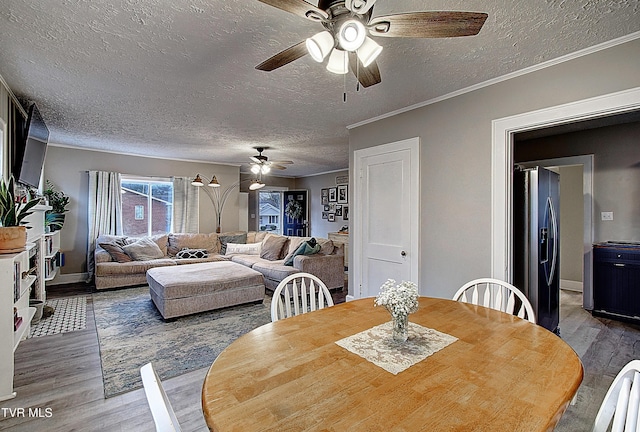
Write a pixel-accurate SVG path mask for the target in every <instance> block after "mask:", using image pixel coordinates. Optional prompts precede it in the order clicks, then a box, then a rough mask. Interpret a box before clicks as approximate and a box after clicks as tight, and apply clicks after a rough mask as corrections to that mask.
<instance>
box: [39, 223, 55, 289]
mask: <svg viewBox="0 0 640 432" xmlns="http://www.w3.org/2000/svg"><path fill="white" fill-rule="evenodd" d="M41 248H42V255H43V264H44V265H43V273H44V275H43V279H44V281H45V282H46V281H50V280H53V278H55V277H56V274H57V273H58V263H59V258H58V255H59V253H60V231H54V232H52V233H44V234H43V235H42V237H41ZM38 298H39V297H38ZM41 300H44V299H41Z"/></svg>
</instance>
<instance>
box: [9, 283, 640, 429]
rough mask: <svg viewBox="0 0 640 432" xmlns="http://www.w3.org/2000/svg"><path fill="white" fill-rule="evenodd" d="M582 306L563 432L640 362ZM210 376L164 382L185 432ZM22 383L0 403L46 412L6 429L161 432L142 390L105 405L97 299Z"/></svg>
mask: <svg viewBox="0 0 640 432" xmlns="http://www.w3.org/2000/svg"><path fill="white" fill-rule="evenodd" d="M85 290H87V288H85V287H80V289H78V287H71V288H62V289H58V290H56V289H55V288H54V289H52V290H50V291H49V297H50V298H52V297H61V296H68V295H77V294H79V291H85ZM89 292H90V289H89ZM80 293H82V292H80ZM334 297H336V298H335V300H336V302H339V301H344V293H336V295H334ZM580 303H581V299H580V294H576V293H567V292H563V293H562V307H561V320H560V329H561V335H562V337H563V339H564V340H566V341H567V342H568V343H569V344H570V345H571V346H572V347H573V348H574V350H575V351H576V352H577V353H578V355H580V356H581V358H582V361H583V364H584V366H585V379H584V381H583V384H582V386H581V387H580V390H579V392H578V398H577V403H576V404H575V405H573V406H571V407H569V409H568V410H567V412H566V413H565V415H564V416H563V418H562V419H561V421H560V423H559V424H558V427H557V428H556V431H561V432H565V431H587V430H590V428H591V424H592V423H593V419H594V418H595V415H596V412H597V410H598V408H599V406H600V403H601V401H602V398H603V397H604V394H605V393H606V390H607V388H608V387H609V385H610V383H611V381H612V380H613V377H614V376H615V375H616V374H617V373H618V371H619V370H620V369H621V368H622V366H624V364H626V363H627V362H628V361H629V360H631V359H633V358H640V353H639V352H638V351H639V350H640V326H637V325H632V324H625V323H621V322H617V321H612V320H607V319H602V318H593V317H592V316H591V315H590V314H589V313H587V312H585V311H584V310H582V308H581V307H580ZM205 374H206V369H200V370H196V371H193V372H191V373H188V374H185V375H182V376H179V377H176V378H173V379H169V380H166V381H165V382H164V386H165V389H166V390H167V393H168V395H169V398H170V399H171V403H172V405H173V407H174V409H175V411H176V413H177V416H178V419H179V421H180V423H181V426H182V427H183V430H184V431H206V430H207V428H206V426H205V423H204V419H203V417H202V411H201V408H200V390H201V386H202V381H203V379H204V376H205ZM14 381H15V384H14V385H15V390H16V391H17V393H18V396H17V397H16V398H15V399H11V400H8V401H4V402H0V408H12V409H15V408H24V409H25V410H28V409H29V408H32V409H33V408H42V413H41V414H42V417H29V415H28V411H27V412H26V413H25V416H17V417H12V416H11V414H10V412H9V410H8V409H3V410H0V430H12V431H39V430H42V431H65V432H66V431H123V432H124V431H127V432H129V431H153V430H154V426H153V421H152V418H151V413H150V411H149V408H148V406H147V402H146V398H145V395H144V391H143V390H142V389H139V390H135V391H132V392H129V393H126V394H123V395H120V396H116V397H113V398H109V399H104V394H103V387H102V370H101V366H100V353H99V347H98V340H97V334H96V328H95V321H94V318H93V304H92V302H91V297H89V299H88V302H87V328H86V329H85V330H81V331H75V332H71V333H66V334H59V335H53V336H45V337H40V338H34V339H29V340H25V341H22V343H21V344H20V346H19V347H18V349H17V350H16V371H15V379H14ZM46 408H49V409H50V414H51V415H50V416H49V414H48V412H47V411H45V409H46ZM470 430H471V428H470Z"/></svg>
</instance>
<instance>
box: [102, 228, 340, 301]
mask: <svg viewBox="0 0 640 432" xmlns="http://www.w3.org/2000/svg"><path fill="white" fill-rule="evenodd" d="M309 239H310V237H297V236H280V235H275V234H271V233H267V232H255V231H249V232H242V231H238V232H229V233H222V234H216V233H198V234H187V233H171V234H167V235H159V236H154V237H145V238H131V237H126V236H100V237H98V239H97V240H96V249H95V252H94V258H95V273H94V274H95V284H96V289H99V290H101V289H107V288H116V287H128V286H137V285H144V284H146V283H147V279H146V272H147V270H149V269H151V268H156V267H168V266H178V265H182V264H194V263H203V262H212V261H229V260H230V261H233V262H236V263H239V264H242V265H245V266H247V267H250V268H252V269H254V270H256V271H258V272H260V273H261V274H262V275H263V276H264V284H265V287H266V288H269V289H272V290H273V289H275V288H276V287H277V286H278V283H279V282H280V281H281V280H282V279H284V278H285V277H287V276H289V275H290V274H293V273H297V272H307V273H311V274H313V275H316V276H317V277H319V278H320V279H321V280H322V281H323V282H324V283H325V284H326V285H327V287H328V288H329V289H337V288H341V287H343V286H344V245H342V244H335V245H334V243H333V242H332V241H331V240H329V239H324V238H316V240H317V244H318V245H320V251H319V252H317V253H314V254H313V255H297V256H295V257H293V260H292V264H293V265H285V261H287V258H291V255H292V254H294V253H295V251H296V250H298V249H299V246H300V245H301V244H302V242H304V241H307V240H309Z"/></svg>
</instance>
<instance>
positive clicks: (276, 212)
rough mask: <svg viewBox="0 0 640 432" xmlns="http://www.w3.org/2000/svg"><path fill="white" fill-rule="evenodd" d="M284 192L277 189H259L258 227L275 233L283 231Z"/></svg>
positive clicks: (260, 229)
mask: <svg viewBox="0 0 640 432" xmlns="http://www.w3.org/2000/svg"><path fill="white" fill-rule="evenodd" d="M281 214H282V192H280V191H276V190H267V191H263V190H261V191H258V218H259V219H258V221H259V224H258V229H259V231H269V232H272V233H275V234H281V233H282V224H281V216H280V215H281Z"/></svg>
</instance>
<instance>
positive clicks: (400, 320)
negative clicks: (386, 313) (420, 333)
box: [392, 314, 409, 342]
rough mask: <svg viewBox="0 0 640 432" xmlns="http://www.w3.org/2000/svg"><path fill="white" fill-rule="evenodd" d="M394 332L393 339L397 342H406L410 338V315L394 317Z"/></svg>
mask: <svg viewBox="0 0 640 432" xmlns="http://www.w3.org/2000/svg"><path fill="white" fill-rule="evenodd" d="M392 317H393V331H392V338H393V340H394V341H395V342H406V341H407V339H408V338H409V315H407V314H400V315H392Z"/></svg>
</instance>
